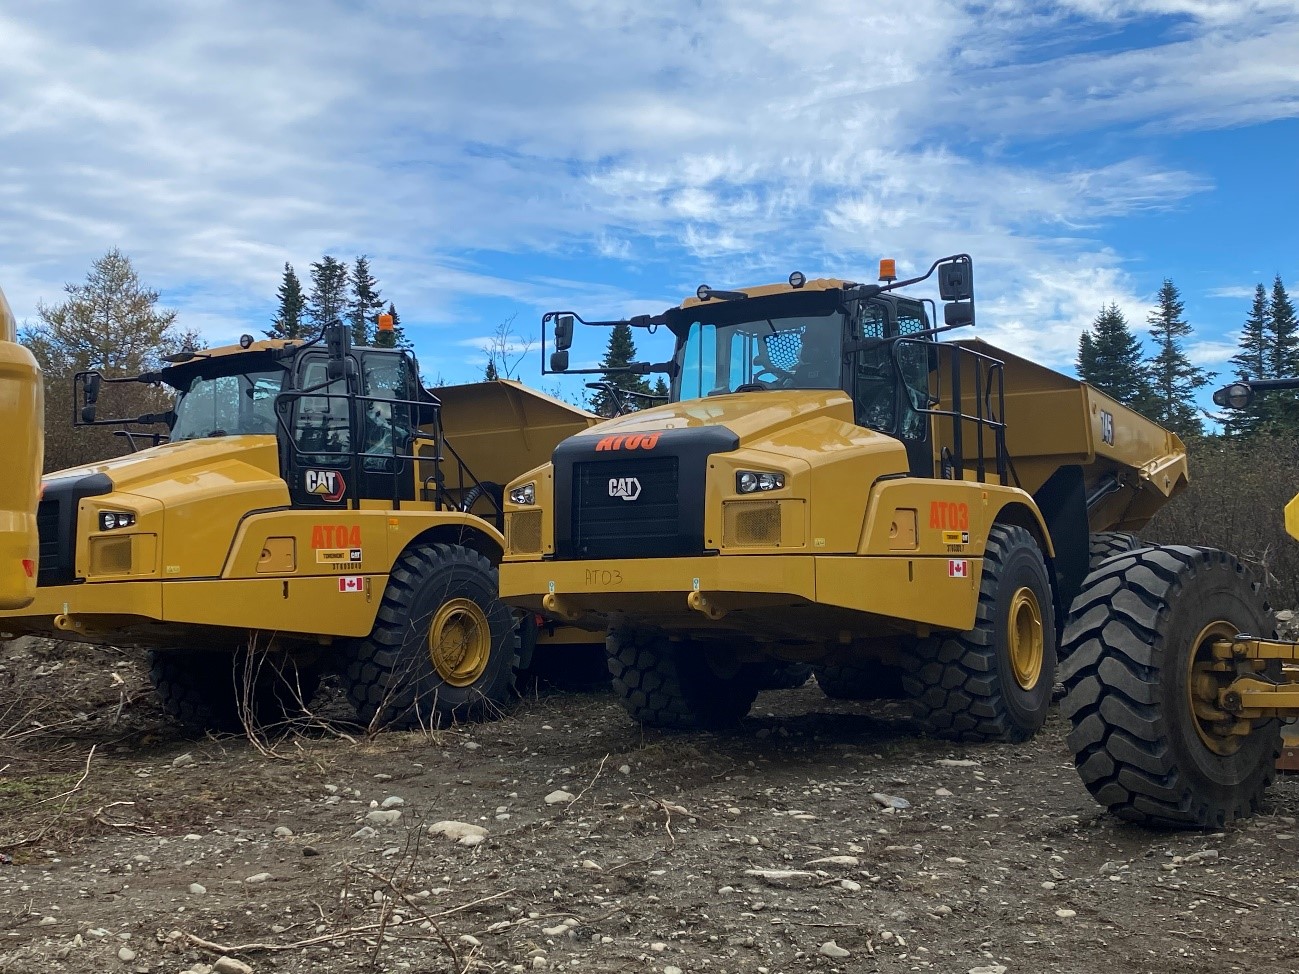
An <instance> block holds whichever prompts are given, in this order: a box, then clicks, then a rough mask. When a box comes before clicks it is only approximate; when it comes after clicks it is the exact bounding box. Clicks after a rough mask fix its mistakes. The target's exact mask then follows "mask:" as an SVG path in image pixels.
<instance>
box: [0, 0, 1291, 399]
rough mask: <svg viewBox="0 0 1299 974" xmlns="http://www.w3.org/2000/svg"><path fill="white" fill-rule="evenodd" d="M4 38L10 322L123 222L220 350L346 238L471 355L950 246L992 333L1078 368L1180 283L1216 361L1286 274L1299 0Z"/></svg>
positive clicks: (925, 3)
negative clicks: (290, 274)
mask: <svg viewBox="0 0 1299 974" xmlns="http://www.w3.org/2000/svg"><path fill="white" fill-rule="evenodd" d="M0 38H3V42H2V43H3V47H4V57H3V58H2V59H0V287H3V288H4V289H5V291H6V293H7V294H8V296H9V299H10V302H11V304H12V305H13V307H14V310H15V312H16V313H17V314H18V316H19V318H20V319H23V318H27V319H34V318H35V311H36V305H37V302H38V301H40V300H45V301H47V302H52V301H57V300H58V298H59V296H60V289H61V287H62V285H63V283H64V282H66V281H70V280H79V279H81V278H82V277H83V276H84V275H85V272H86V270H87V269H88V266H89V264H90V262H91V261H92V260H93V259H94V258H95V257H97V256H99V255H100V254H102V253H103V252H104V251H105V250H106V249H108V248H109V247H113V246H117V247H120V248H122V250H124V251H125V252H126V253H128V254H129V255H130V256H131V257H132V258H133V260H134V261H135V263H136V266H137V268H138V270H139V271H140V273H141V275H142V277H143V278H144V279H145V280H146V282H148V283H149V284H151V285H152V286H154V287H156V288H157V289H159V290H160V291H161V292H162V294H163V299H164V301H165V302H166V303H167V304H169V305H171V306H174V307H177V308H178V309H179V310H180V312H181V320H182V322H183V323H184V324H186V325H188V326H190V327H193V328H196V329H198V330H199V331H200V332H201V334H202V335H203V336H204V338H205V339H206V340H208V341H209V342H212V343H218V342H224V341H229V340H232V339H234V338H235V337H237V336H238V334H239V333H240V332H243V331H253V330H258V329H260V328H262V327H265V325H266V322H267V320H268V319H269V318H270V316H271V314H272V312H273V305H274V293H275V288H276V286H277V285H278V282H279V276H280V272H281V268H282V266H283V263H284V262H285V261H286V260H287V261H290V262H292V263H293V264H294V265H295V266H296V267H297V269H298V270H299V272H300V273H301V274H302V275H303V276H304V277H305V276H306V273H307V270H308V265H309V264H310V263H311V261H313V260H316V259H318V258H319V256H320V255H321V254H322V253H325V252H329V253H333V254H335V255H337V256H339V257H342V258H345V259H350V258H351V257H352V256H353V255H355V254H359V253H365V254H368V255H369V256H370V258H371V262H372V266H373V269H374V271H375V273H376V274H377V275H378V277H379V279H380V284H381V286H382V288H383V294H384V297H385V298H387V299H391V300H393V301H394V302H395V303H396V304H397V307H398V308H399V310H400V311H401V314H402V318H403V321H404V324H405V325H406V327H407V329H408V331H409V332H410V334H411V335H412V337H413V339H414V341H415V344H416V349H417V351H418V353H419V355H420V358H421V363H422V366H423V370H424V372H425V374H426V375H429V376H439V375H440V376H441V377H443V378H444V379H447V380H450V381H460V380H467V379H470V378H474V377H476V376H477V375H479V374H480V373H481V368H482V363H483V360H484V359H483V352H482V347H483V345H484V343H485V341H486V340H487V338H488V336H490V334H491V333H492V331H493V330H494V328H495V327H496V325H497V324H498V323H499V322H501V321H503V320H506V319H508V318H510V317H511V316H514V327H515V330H516V332H517V333H519V334H520V335H521V336H522V337H523V338H525V339H535V338H536V335H537V331H538V327H539V325H538V321H539V318H540V315H541V312H543V311H545V310H550V309H554V308H571V309H573V310H576V311H579V312H581V313H583V314H584V315H586V316H588V317H613V316H618V315H623V314H630V313H638V312H643V311H658V310H661V309H662V308H664V307H666V306H667V305H669V304H673V303H676V302H677V301H679V300H680V299H681V298H682V297H684V296H685V295H687V294H689V293H691V292H693V290H694V289H695V287H696V286H697V285H698V284H699V283H700V282H708V283H709V284H711V285H713V286H715V287H726V286H738V285H745V284H754V283H761V282H766V281H770V280H780V279H783V278H784V277H786V276H787V275H788V273H789V272H790V271H791V270H794V269H799V270H802V271H803V272H804V273H806V274H807V275H808V276H809V277H815V276H822V275H842V276H846V277H853V278H856V279H860V280H868V279H870V278H871V276H872V272H873V269H874V268H875V266H876V262H877V260H878V259H879V258H880V257H884V256H891V257H895V258H897V260H898V262H899V266H900V268H901V269H902V270H903V271H904V272H906V271H907V270H908V269H914V268H917V267H923V266H927V265H928V263H929V262H930V261H931V260H932V259H933V258H935V257H938V256H942V255H944V254H948V253H953V252H968V253H970V254H972V255H973V257H974V260H975V266H976V275H977V276H976V282H977V289H978V300H979V313H980V320H979V326H978V332H979V333H980V334H981V335H982V337H984V338H986V339H987V340H989V341H992V342H993V343H995V344H1001V345H1003V346H1005V347H1007V348H1010V349H1012V350H1015V351H1018V352H1020V353H1027V354H1029V355H1030V356H1032V357H1034V358H1036V359H1038V360H1039V361H1041V362H1044V363H1046V364H1048V365H1052V366H1055V367H1059V368H1066V369H1067V368H1069V367H1070V365H1071V363H1072V360H1073V356H1074V352H1075V349H1076V346H1077V337H1078V334H1079V331H1080V329H1081V328H1082V327H1084V326H1085V325H1086V324H1087V323H1088V322H1089V321H1090V320H1091V319H1092V318H1093V317H1094V316H1095V314H1096V311H1097V310H1098V308H1099V307H1100V306H1101V305H1102V304H1105V303H1108V302H1110V301H1116V302H1118V304H1119V305H1120V306H1121V307H1122V308H1123V309H1124V310H1125V311H1126V312H1127V314H1128V317H1129V320H1130V321H1132V322H1133V323H1134V324H1136V325H1138V326H1141V325H1144V319H1145V316H1146V313H1147V311H1148V310H1149V307H1150V303H1151V301H1152V299H1153V295H1154V293H1155V292H1156V290H1157V289H1158V287H1159V285H1160V283H1161V281H1162V280H1163V278H1164V277H1171V278H1172V279H1173V280H1174V281H1175V282H1176V283H1177V284H1178V286H1179V287H1180V288H1181V290H1182V293H1183V296H1184V298H1185V301H1186V306H1187V317H1188V319H1189V320H1190V321H1191V323H1192V324H1193V325H1194V326H1195V328H1196V336H1195V339H1194V344H1193V346H1192V349H1191V351H1192V353H1193V355H1194V357H1195V359H1196V360H1197V362H1198V363H1199V364H1201V365H1204V366H1206V367H1208V368H1211V369H1219V368H1222V367H1223V364H1224V361H1225V359H1226V358H1227V357H1228V356H1229V355H1230V354H1231V351H1232V348H1231V346H1232V343H1233V342H1234V339H1235V334H1236V332H1237V330H1238V329H1239V326H1240V323H1241V321H1242V320H1243V318H1244V316H1245V313H1246V311H1247V309H1248V304H1249V295H1250V293H1251V292H1252V290H1253V286H1254V284H1255V283H1256V282H1258V281H1264V282H1267V283H1270V281H1271V279H1272V277H1273V275H1274V274H1277V273H1280V274H1281V275H1282V276H1283V278H1284V279H1285V280H1286V282H1287V284H1288V285H1290V286H1294V285H1296V284H1299V221H1297V220H1296V219H1295V218H1296V215H1299V205H1297V204H1299V179H1297V178H1296V177H1297V176H1299V122H1297V121H1296V116H1297V115H1299V57H1296V54H1295V52H1296V51H1299V2H1295V0H1275V2H1273V0H1235V2H1219V0H1064V2H1061V3H1057V4H1046V3H1031V2H1022V0H985V2H981V3H955V2H947V0H910V2H909V3H908V4H906V5H899V4H896V3H873V2H870V0H805V2H804V3H801V4H798V5H790V4H788V3H784V2H779V3H778V2H775V0H716V2H712V3H707V4H699V3H696V2H683V0H660V2H659V3H656V4H645V3H643V2H636V3H631V2H621V0H549V2H547V3H543V4H536V3H532V4H527V3H522V2H509V0H472V2H471V0H437V2H435V3H428V2H423V3H421V2H415V0H377V2H366V3H362V2H332V3H331V2H324V0H322V2H316V3H312V4H309V5H308V4H265V3H254V2H246V0H210V2H207V3H204V4H201V5H199V4H162V3H143V2H138V0H134V2H133V0H123V2H118V3H114V4H101V3H77V2H68V3H60V4H50V3H45V2H34V0H0ZM579 340H583V341H585V346H584V347H579V348H577V349H575V351H576V352H577V353H578V354H577V358H578V359H582V358H590V359H594V358H596V357H598V355H599V354H600V352H601V350H602V346H603V336H601V335H598V334H593V333H588V334H584V335H581V336H579ZM642 350H643V351H645V352H647V353H650V354H653V353H654V352H656V351H657V349H654V348H644V349H642ZM539 364H540V363H539V357H538V355H537V349H536V348H535V346H534V348H533V350H532V352H531V354H530V355H529V357H528V358H527V360H526V361H525V362H524V364H523V365H522V366H521V369H520V372H521V378H523V379H524V380H525V381H529V382H533V383H540V382H541V381H542V380H541V378H540V375H539Z"/></svg>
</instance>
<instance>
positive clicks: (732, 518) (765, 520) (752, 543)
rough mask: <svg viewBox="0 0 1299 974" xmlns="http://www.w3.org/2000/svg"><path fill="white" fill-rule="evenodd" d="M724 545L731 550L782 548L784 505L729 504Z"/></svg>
mask: <svg viewBox="0 0 1299 974" xmlns="http://www.w3.org/2000/svg"><path fill="white" fill-rule="evenodd" d="M725 512H726V513H725V522H726V523H725V526H724V531H725V533H724V534H723V539H724V544H725V545H726V546H727V547H728V548H745V547H750V548H753V547H774V546H775V545H778V544H780V501H774V500H768V501H728V502H727V503H726V505H725Z"/></svg>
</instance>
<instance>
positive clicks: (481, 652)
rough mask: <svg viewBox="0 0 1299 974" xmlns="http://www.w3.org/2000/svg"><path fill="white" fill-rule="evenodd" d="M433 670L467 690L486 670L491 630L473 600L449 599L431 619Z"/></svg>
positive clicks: (430, 645) (482, 612)
mask: <svg viewBox="0 0 1299 974" xmlns="http://www.w3.org/2000/svg"><path fill="white" fill-rule="evenodd" d="M428 655H429V660H430V661H432V663H433V669H435V670H436V671H437V675H438V676H440V677H441V678H442V679H443V680H445V681H446V682H447V683H449V684H451V686H453V687H467V686H469V685H470V684H471V683H473V682H474V681H475V680H477V679H478V678H479V677H480V676H482V675H483V671H484V670H486V669H487V661H488V660H489V659H491V656H492V627H491V624H490V623H489V622H488V621H487V613H485V612H484V611H483V610H482V608H481V607H480V606H479V605H478V603H477V602H475V601H474V600H473V599H450V600H449V601H447V602H444V603H443V604H442V606H441V607H440V608H439V609H438V610H437V612H436V613H434V615H433V621H432V622H431V623H430V624H429V630H428Z"/></svg>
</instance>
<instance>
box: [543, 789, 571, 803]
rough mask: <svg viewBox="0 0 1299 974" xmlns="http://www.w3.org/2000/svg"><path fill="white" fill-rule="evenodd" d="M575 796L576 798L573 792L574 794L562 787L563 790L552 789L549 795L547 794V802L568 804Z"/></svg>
mask: <svg viewBox="0 0 1299 974" xmlns="http://www.w3.org/2000/svg"><path fill="white" fill-rule="evenodd" d="M573 798H574V796H573V794H572V793H571V792H567V791H564V790H562V789H561V790H559V791H552V792H551V793H550V794H549V795H547V796H546V804H547V805H566V804H568V803H569V802H571V801H572V800H573Z"/></svg>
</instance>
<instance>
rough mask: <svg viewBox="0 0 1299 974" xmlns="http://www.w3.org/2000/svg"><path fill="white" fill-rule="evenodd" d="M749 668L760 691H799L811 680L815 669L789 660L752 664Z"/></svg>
mask: <svg viewBox="0 0 1299 974" xmlns="http://www.w3.org/2000/svg"><path fill="white" fill-rule="evenodd" d="M749 668H750V672H751V675H752V679H753V681H754V683H755V684H756V685H757V687H758V689H759V690H797V689H798V688H799V687H801V686H802V685H803V684H805V683H806V682H807V681H808V680H809V679H811V677H812V671H813V669H814V668H813V667H812V666H811V665H810V664H808V663H791V662H789V661H787V660H767V661H764V662H761V663H750V664H749Z"/></svg>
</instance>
